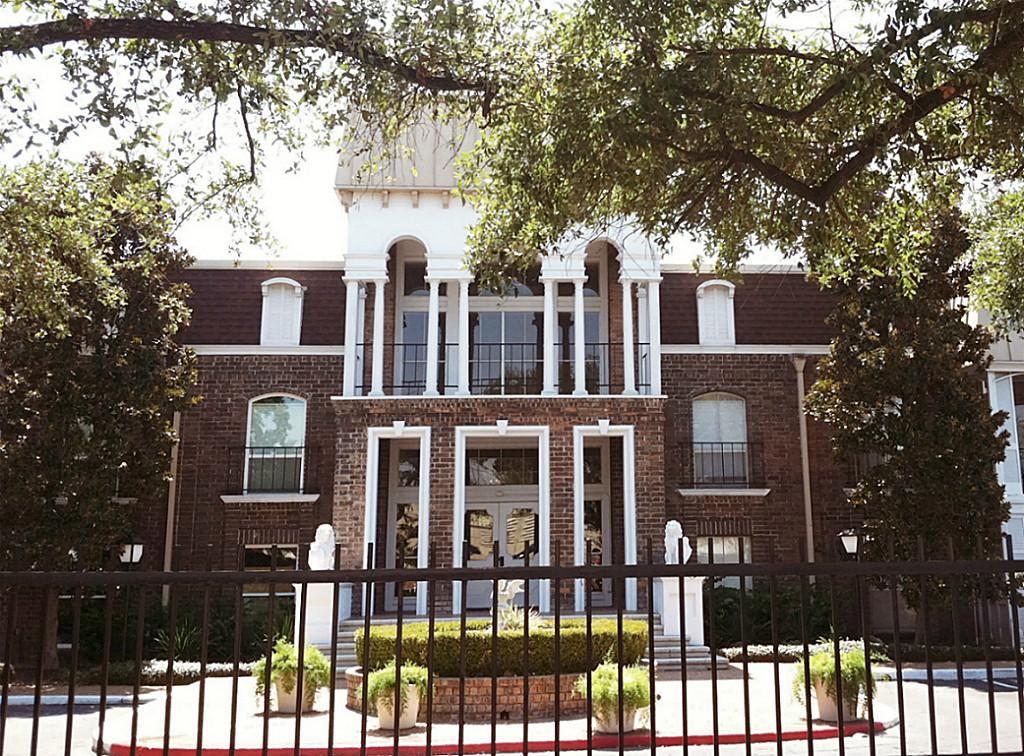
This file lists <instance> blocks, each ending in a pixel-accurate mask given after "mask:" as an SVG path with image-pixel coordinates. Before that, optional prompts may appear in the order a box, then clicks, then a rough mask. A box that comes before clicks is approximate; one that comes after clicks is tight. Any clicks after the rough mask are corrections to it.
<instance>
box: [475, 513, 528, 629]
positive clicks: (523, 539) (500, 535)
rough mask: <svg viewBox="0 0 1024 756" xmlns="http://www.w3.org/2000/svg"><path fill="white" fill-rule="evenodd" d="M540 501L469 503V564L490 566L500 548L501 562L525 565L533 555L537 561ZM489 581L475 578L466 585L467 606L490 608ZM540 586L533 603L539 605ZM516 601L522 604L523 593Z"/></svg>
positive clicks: (504, 564)
mask: <svg viewBox="0 0 1024 756" xmlns="http://www.w3.org/2000/svg"><path fill="white" fill-rule="evenodd" d="M539 532H540V529H539V519H538V516H537V501H536V499H534V500H532V501H500V502H499V501H476V502H470V503H467V504H466V514H465V535H464V538H465V547H466V549H467V551H466V559H467V563H468V565H469V567H475V568H478V569H487V568H491V567H493V566H494V549H495V547H497V549H498V565H499V566H502V567H517V566H522V565H523V564H524V563H525V561H526V555H527V554H529V556H530V562H531V563H532V564H536V559H537V552H538V546H537V538H538V535H539ZM492 588H493V583H492V582H491V581H489V580H471V581H469V582H468V583H467V586H466V606H467V608H469V609H490V607H491V589H492ZM538 596H539V588H538V585H537V584H536V583H534V584H533V585H531V586H530V604H531V605H536V604H537V600H538ZM516 604H517V605H518V606H522V604H523V597H522V594H520V595H519V596H518V597H517V599H516Z"/></svg>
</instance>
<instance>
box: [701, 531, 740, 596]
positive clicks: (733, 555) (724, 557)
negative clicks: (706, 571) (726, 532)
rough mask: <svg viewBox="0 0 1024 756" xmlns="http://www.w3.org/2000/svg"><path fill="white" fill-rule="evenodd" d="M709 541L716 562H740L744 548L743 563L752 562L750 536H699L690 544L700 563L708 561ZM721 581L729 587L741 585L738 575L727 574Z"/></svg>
mask: <svg viewBox="0 0 1024 756" xmlns="http://www.w3.org/2000/svg"><path fill="white" fill-rule="evenodd" d="M708 541H711V547H712V549H713V552H714V555H715V564H739V562H740V549H743V563H744V564H750V537H749V536H697V537H696V538H691V539H690V546H691V547H692V548H693V553H694V556H695V557H696V560H697V563H698V564H707V563H708ZM720 582H721V585H723V586H725V587H727V588H739V587H740V579H739V577H737V576H736V575H732V576H726V577H724V578H722V579H721V581H720ZM747 587H748V588H749V587H751V581H750V578H747Z"/></svg>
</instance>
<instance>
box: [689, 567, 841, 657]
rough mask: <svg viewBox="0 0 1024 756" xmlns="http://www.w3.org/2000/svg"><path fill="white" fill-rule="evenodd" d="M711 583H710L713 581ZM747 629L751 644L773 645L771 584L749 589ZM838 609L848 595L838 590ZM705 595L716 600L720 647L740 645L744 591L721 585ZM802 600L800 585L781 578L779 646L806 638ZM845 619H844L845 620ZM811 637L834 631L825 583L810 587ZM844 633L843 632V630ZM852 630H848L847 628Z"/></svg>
mask: <svg viewBox="0 0 1024 756" xmlns="http://www.w3.org/2000/svg"><path fill="white" fill-rule="evenodd" d="M709 582H710V581H709ZM746 593H747V596H746V613H745V616H744V622H745V625H746V628H745V629H746V638H747V643H750V644H767V643H771V642H772V611H771V588H770V584H769V581H767V580H765V579H754V580H752V581H751V585H749V586H748V587H747V591H746ZM836 593H837V595H836V602H837V606H844V605H845V604H844V602H845V601H846V600H847V598H848V595H847V594H848V592H845V591H843V589H842V588H841V587H837V591H836ZM704 594H705V596H707V595H708V594H712V595H713V597H714V609H715V611H714V615H713V616H714V621H715V641H716V643H717V644H718V645H719V646H727V645H736V644H739V643H740V642H741V640H742V634H741V633H740V590H739V588H729V587H726V586H723V585H720V584H715V585H714V586H711V585H709V584H708V583H706V584H705V588H704ZM800 614H801V596H800V584H799V582H794V581H787V580H786V579H784V578H780V579H778V580H777V581H776V587H775V625H776V630H777V633H778V638H779V643H789V644H792V643H796V642H799V641H800V640H801V638H802V637H803V636H802V635H801V627H800ZM841 618H842V617H840V619H841ZM711 619H712V615H711V614H707V615H706V616H705V618H704V624H705V632H704V637H705V638H708V637H710V627H709V625H710V622H711ZM806 621H807V635H808V638H818V637H820V636H823V635H827V634H829V633H830V632H831V628H832V606H831V602H830V596H829V587H828V584H827V583H826V582H824V581H821V582H818V583H815V584H811V585H808V586H807V617H806ZM840 629H842V628H840ZM847 630H848V628H847Z"/></svg>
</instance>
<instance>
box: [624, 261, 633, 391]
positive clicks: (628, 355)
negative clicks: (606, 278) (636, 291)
mask: <svg viewBox="0 0 1024 756" xmlns="http://www.w3.org/2000/svg"><path fill="white" fill-rule="evenodd" d="M622 374H623V376H624V378H625V383H624V387H623V390H622V393H623V394H630V395H632V394H635V393H636V370H635V366H634V365H633V282H632V281H630V280H628V279H627V280H625V281H623V282H622Z"/></svg>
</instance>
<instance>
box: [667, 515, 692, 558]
mask: <svg viewBox="0 0 1024 756" xmlns="http://www.w3.org/2000/svg"><path fill="white" fill-rule="evenodd" d="M680 551H681V552H682V553H680ZM692 553H693V549H691V548H690V539H689V538H687V537H686V536H684V535H683V526H682V525H680V524H679V521H678V520H669V521H668V522H667V523H666V524H665V564H680V563H681V564H686V563H687V562H689V561H690V555H691V554H692ZM680 556H681V557H682V559H681V560H680Z"/></svg>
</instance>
